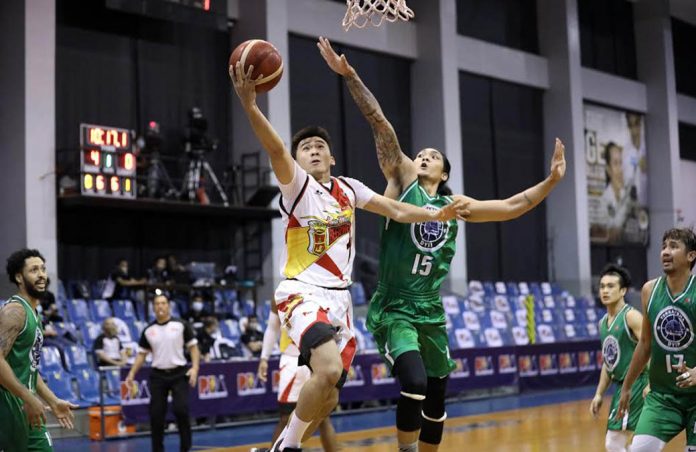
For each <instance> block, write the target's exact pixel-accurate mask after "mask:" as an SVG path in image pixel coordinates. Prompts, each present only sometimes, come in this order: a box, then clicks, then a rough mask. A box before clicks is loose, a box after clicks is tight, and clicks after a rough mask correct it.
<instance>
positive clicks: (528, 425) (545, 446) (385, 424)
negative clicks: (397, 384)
mask: <svg viewBox="0 0 696 452" xmlns="http://www.w3.org/2000/svg"><path fill="white" fill-rule="evenodd" d="M594 390H595V388H594V386H592V387H582V388H574V389H564V390H555V391H548V392H537V393H533V394H523V395H515V396H505V397H496V398H488V399H485V400H474V401H463V402H454V403H450V404H449V405H448V407H447V413H448V416H449V419H448V420H447V424H446V428H445V434H444V440H443V443H442V446H441V447H440V450H441V451H463V450H466V451H467V452H489V451H493V450H495V451H508V450H509V451H519V452H587V451H602V450H604V434H605V431H604V427H605V423H606V413H607V410H608V406H609V402H610V398H609V397H607V398H605V402H604V406H603V407H602V408H603V410H602V416H603V417H602V418H598V419H593V418H592V416H591V415H590V413H589V403H590V399H591V398H592V395H593V394H594ZM332 421H333V423H334V426H335V428H336V431H337V432H338V439H339V442H340V443H341V450H342V451H346V452H358V451H365V452H386V451H389V452H393V451H394V450H396V439H395V434H394V411H393V410H381V411H370V412H363V413H358V414H342V415H336V416H333V417H332ZM273 427H274V423H273V422H266V423H262V424H254V425H247V426H241V427H235V428H225V429H216V430H205V431H197V432H194V436H193V443H194V450H197V451H209V452H213V451H214V452H223V451H225V452H243V451H244V452H247V451H248V450H249V449H250V448H251V447H261V446H265V445H266V441H267V440H268V439H269V438H270V437H271V435H272V432H273ZM684 441H685V438H684V434H683V433H682V434H681V435H679V436H678V437H677V438H675V439H674V440H673V441H672V442H671V443H670V444H668V445H667V447H666V448H665V451H667V452H676V451H683V450H684ZM165 447H166V449H167V450H177V449H178V435H176V434H169V435H167V437H166V440H165ZM149 449H150V438H149V437H138V438H133V439H127V440H109V441H105V442H91V441H89V440H85V439H60V440H56V442H55V450H56V451H66V452H67V451H75V450H81V451H83V452H87V451H89V452H136V451H137V452H142V451H145V450H149ZM304 450H305V451H311V452H316V451H321V447H320V443H319V439H318V438H312V440H311V441H309V442H308V443H306V444H305V448H304Z"/></svg>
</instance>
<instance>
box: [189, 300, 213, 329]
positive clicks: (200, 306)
mask: <svg viewBox="0 0 696 452" xmlns="http://www.w3.org/2000/svg"><path fill="white" fill-rule="evenodd" d="M209 315H210V312H208V311H207V310H206V309H205V302H204V301H203V296H202V295H200V294H196V295H194V296H193V298H191V309H190V310H189V312H188V321H189V322H190V323H194V324H196V323H202V322H203V320H204V319H205V318H206V317H208V316H209ZM195 326H197V325H195Z"/></svg>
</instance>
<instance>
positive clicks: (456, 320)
mask: <svg viewBox="0 0 696 452" xmlns="http://www.w3.org/2000/svg"><path fill="white" fill-rule="evenodd" d="M447 317H448V318H449V319H450V322H452V327H453V328H464V327H465V326H466V325H464V318H463V317H462V314H461V313H459V314H452V315H449V314H448V315H447Z"/></svg>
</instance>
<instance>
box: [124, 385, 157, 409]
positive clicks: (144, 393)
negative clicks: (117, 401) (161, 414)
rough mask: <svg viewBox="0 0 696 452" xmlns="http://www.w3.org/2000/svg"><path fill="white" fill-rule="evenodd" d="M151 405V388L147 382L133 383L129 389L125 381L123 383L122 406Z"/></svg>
mask: <svg viewBox="0 0 696 452" xmlns="http://www.w3.org/2000/svg"><path fill="white" fill-rule="evenodd" d="M149 403H150V388H149V387H148V386H147V380H139V381H138V380H135V381H133V387H132V388H129V387H128V385H126V382H125V381H122V382H121V405H148V404H149Z"/></svg>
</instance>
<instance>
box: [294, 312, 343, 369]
mask: <svg viewBox="0 0 696 452" xmlns="http://www.w3.org/2000/svg"><path fill="white" fill-rule="evenodd" d="M335 335H336V328H334V327H333V326H331V325H329V324H328V323H323V322H317V323H315V324H314V325H312V326H310V327H309V328H307V331H305V332H304V334H303V335H302V341H301V342H300V357H299V358H298V359H297V365H298V366H307V367H309V369H310V370H311V369H312V367H311V366H310V364H309V360H310V358H311V357H312V349H313V348H317V347H319V346H320V345H322V344H324V343H326V342H329V341H331V340H333V339H334V336H335Z"/></svg>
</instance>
